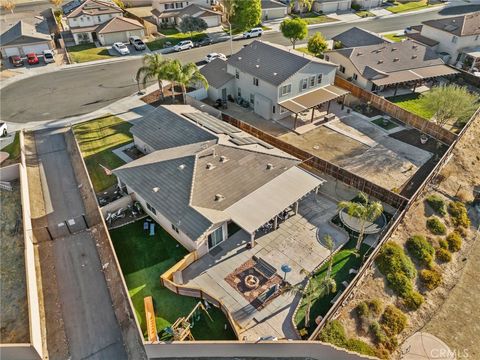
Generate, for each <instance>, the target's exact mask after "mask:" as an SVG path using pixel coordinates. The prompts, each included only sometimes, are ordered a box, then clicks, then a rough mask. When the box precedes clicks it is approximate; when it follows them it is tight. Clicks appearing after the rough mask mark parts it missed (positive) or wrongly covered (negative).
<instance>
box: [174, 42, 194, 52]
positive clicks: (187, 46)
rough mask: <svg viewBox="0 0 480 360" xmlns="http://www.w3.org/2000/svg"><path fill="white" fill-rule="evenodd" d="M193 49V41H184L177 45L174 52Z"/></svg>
mask: <svg viewBox="0 0 480 360" xmlns="http://www.w3.org/2000/svg"><path fill="white" fill-rule="evenodd" d="M191 48H193V43H192V41H191V40H183V41H180V42H179V43H178V44H177V45H175V46H174V47H173V50H175V51H182V50H188V49H191Z"/></svg>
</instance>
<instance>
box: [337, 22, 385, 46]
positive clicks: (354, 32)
mask: <svg viewBox="0 0 480 360" xmlns="http://www.w3.org/2000/svg"><path fill="white" fill-rule="evenodd" d="M332 40H333V41H335V42H337V41H338V42H339V43H340V44H341V45H342V48H349V47H359V46H368V45H378V44H383V43H388V42H389V41H387V40H385V39H384V38H382V37H381V36H380V35H378V34H376V33H374V32H371V31H368V30H364V29H362V28H359V27H356V26H354V27H352V28H350V29H348V30H346V31H344V32H342V33H340V34H338V35H336V36H334V37H333V38H332Z"/></svg>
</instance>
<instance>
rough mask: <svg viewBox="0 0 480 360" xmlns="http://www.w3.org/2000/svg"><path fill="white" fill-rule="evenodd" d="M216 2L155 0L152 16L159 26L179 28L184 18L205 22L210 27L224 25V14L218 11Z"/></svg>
mask: <svg viewBox="0 0 480 360" xmlns="http://www.w3.org/2000/svg"><path fill="white" fill-rule="evenodd" d="M217 3H218V2H217V1H215V0H189V1H178V0H177V1H175V0H153V2H152V7H153V10H152V15H153V17H154V19H155V21H156V23H157V25H158V26H163V27H168V26H177V25H179V24H180V23H181V21H182V17H184V16H193V17H199V18H202V19H203V20H205V22H206V23H207V25H208V27H215V26H220V25H221V24H222V13H221V12H219V11H217V7H216V5H217Z"/></svg>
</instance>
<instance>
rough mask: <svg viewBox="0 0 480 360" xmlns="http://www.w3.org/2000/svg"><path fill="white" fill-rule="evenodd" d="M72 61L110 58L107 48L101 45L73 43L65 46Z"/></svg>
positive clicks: (81, 61)
mask: <svg viewBox="0 0 480 360" xmlns="http://www.w3.org/2000/svg"><path fill="white" fill-rule="evenodd" d="M67 51H68V53H69V54H70V57H71V58H72V60H73V62H76V63H83V62H87V61H94V60H103V59H110V58H111V57H112V56H111V55H109V54H108V50H107V49H105V48H103V47H98V48H97V47H95V45H93V44H84V45H75V46H70V47H68V48H67Z"/></svg>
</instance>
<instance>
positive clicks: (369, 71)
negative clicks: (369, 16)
mask: <svg viewBox="0 0 480 360" xmlns="http://www.w3.org/2000/svg"><path fill="white" fill-rule="evenodd" d="M325 58H326V59H328V60H330V61H332V62H335V63H336V64H339V65H340V67H339V69H338V75H339V76H341V77H343V78H345V79H348V80H350V81H352V82H353V83H355V84H357V85H359V86H361V87H363V88H364V89H366V90H370V91H374V92H380V91H383V90H385V89H386V88H392V87H394V88H395V93H394V95H396V91H397V90H396V89H397V88H398V86H400V85H409V86H413V88H414V89H415V87H416V86H418V85H420V84H422V83H423V82H425V81H427V80H432V79H434V78H436V77H441V76H449V75H453V74H456V73H457V71H456V70H454V69H452V68H451V67H449V66H447V65H445V63H444V62H443V60H442V59H440V58H439V57H438V55H437V54H436V53H435V51H433V50H432V49H430V48H429V47H427V46H425V45H422V44H420V43H418V42H416V41H413V40H405V41H403V42H396V43H384V44H377V45H370V46H361V47H352V48H345V49H338V50H332V51H327V52H326V53H325Z"/></svg>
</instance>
